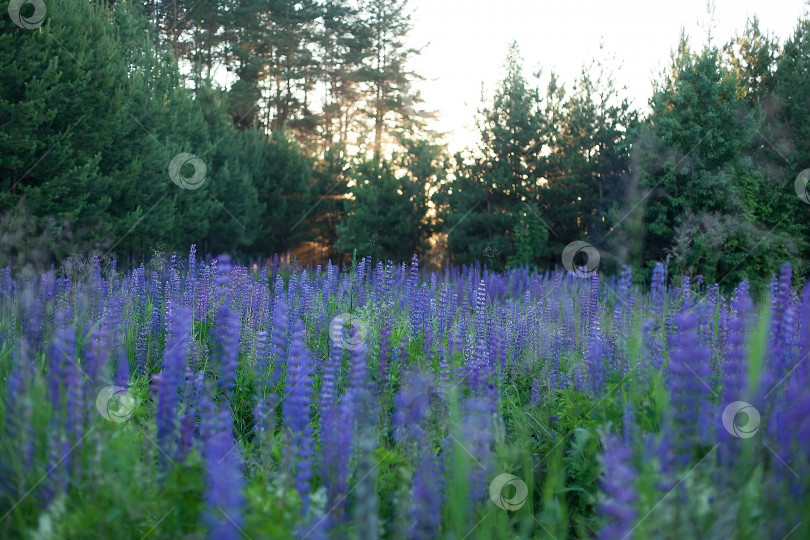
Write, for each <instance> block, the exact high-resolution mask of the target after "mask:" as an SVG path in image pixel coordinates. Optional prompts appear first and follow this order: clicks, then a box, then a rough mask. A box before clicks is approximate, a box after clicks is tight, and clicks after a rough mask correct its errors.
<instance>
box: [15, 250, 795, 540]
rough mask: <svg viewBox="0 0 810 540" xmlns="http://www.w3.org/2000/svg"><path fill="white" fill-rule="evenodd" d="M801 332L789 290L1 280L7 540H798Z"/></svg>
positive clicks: (565, 282)
mask: <svg viewBox="0 0 810 540" xmlns="http://www.w3.org/2000/svg"><path fill="white" fill-rule="evenodd" d="M568 266H570V265H568ZM808 320H810V288H802V287H800V286H799V285H798V284H797V283H794V281H793V277H792V271H791V267H790V266H789V265H785V266H783V267H782V269H781V272H780V274H779V275H775V276H774V277H773V278H772V280H771V282H770V284H769V285H768V286H767V287H765V288H764V290H762V291H753V290H751V288H750V287H749V284H748V283H747V282H745V281H743V282H742V283H739V284H738V285H736V286H733V287H731V286H728V284H712V283H704V282H703V281H702V279H701V278H700V277H699V276H698V277H697V278H693V279H690V278H688V277H684V278H681V277H679V276H667V275H665V273H664V268H663V266H661V265H659V266H657V267H656V268H655V270H654V272H653V274H652V279H651V282H650V283H638V282H635V281H634V280H633V277H632V275H631V272H630V270H629V269H628V268H625V269H624V271H623V272H622V273H621V274H620V275H619V276H617V277H603V276H602V275H600V273H599V272H598V269H589V268H586V267H582V266H574V267H571V268H570V269H569V270H561V271H546V272H544V273H541V272H538V271H536V270H535V269H532V268H529V267H523V268H514V269H511V270H508V271H506V272H504V273H496V272H492V271H489V270H488V269H487V268H486V266H483V265H481V264H476V265H473V266H464V267H461V268H458V267H450V268H447V269H445V270H442V271H430V270H429V269H427V268H425V267H424V266H423V265H420V261H419V260H418V259H417V258H416V257H415V256H414V258H413V259H412V260H411V261H409V262H405V263H394V262H391V261H373V260H371V259H370V258H361V259H359V260H358V259H357V258H355V259H353V260H352V263H351V265H346V266H345V267H343V268H339V267H338V266H335V265H332V264H327V265H326V266H325V267H322V266H310V267H306V268H303V267H301V265H300V264H296V263H295V261H293V262H289V261H286V260H282V261H279V258H278V257H274V258H273V259H272V260H267V261H259V262H255V263H254V262H251V263H250V264H246V265H243V264H240V262H239V261H238V260H236V259H233V260H232V259H231V258H230V257H228V256H225V255H222V256H219V257H216V258H212V257H206V258H199V257H197V255H196V253H195V248H194V247H192V249H191V252H190V253H189V255H188V258H185V257H180V256H177V255H176V254H172V255H168V256H163V257H156V258H153V259H152V260H150V261H148V263H147V264H146V265H143V264H142V265H140V266H139V267H138V266H134V267H133V268H132V269H131V270H127V271H126V272H122V271H120V270H119V269H118V268H117V265H116V264H115V262H111V263H105V264H102V263H101V262H100V261H99V259H98V258H95V259H92V260H90V261H74V260H72V259H67V260H66V261H65V262H64V263H63V264H62V265H61V266H60V267H59V268H58V269H54V270H52V271H50V272H48V273H45V274H43V275H42V276H41V278H40V279H39V280H36V281H24V280H22V279H19V278H18V277H17V276H16V275H15V273H14V272H13V271H12V270H11V269H6V270H5V271H3V272H2V274H0V332H1V334H0V344H1V345H0V397H2V399H0V432H2V438H1V439H0V537H2V538H42V539H45V538H48V539H50V538H65V539H80V538H112V539H124V538H167V539H168V538H173V539H174V538H189V539H192V538H210V539H217V540H219V539H222V540H228V539H238V538H248V539H257V540H258V539H287V538H289V539H311V540H316V539H323V538H338V539H341V538H360V539H374V538H404V539H432V538H448V539H456V540H462V539H465V538H469V539H474V538H481V539H489V538H493V539H513V538H526V539H529V538H537V539H540V538H560V539H561V538H604V539H629V538H704V539H707V538H724V539H725V538H743V539H748V538H776V539H781V538H788V537H790V538H808V537H810V520H808V519H807V515H810V514H808V511H810V498H808V482H807V477H808V476H807V475H808V466H810V460H809V459H808V458H809V456H808V450H807V448H808V447H807V443H808V441H809V440H810V392H808V390H807V388H808V383H809V382H810V362H805V360H806V359H807V357H808V356H810V332H808V328H807V326H806V323H805V322H804V321H808Z"/></svg>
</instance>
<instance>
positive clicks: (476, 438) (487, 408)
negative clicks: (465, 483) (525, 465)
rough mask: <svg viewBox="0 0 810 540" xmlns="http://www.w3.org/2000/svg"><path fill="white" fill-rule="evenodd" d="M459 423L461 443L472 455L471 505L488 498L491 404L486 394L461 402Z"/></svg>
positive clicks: (491, 431)
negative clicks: (460, 420) (461, 416)
mask: <svg viewBox="0 0 810 540" xmlns="http://www.w3.org/2000/svg"><path fill="white" fill-rule="evenodd" d="M462 410H463V419H462V423H461V426H460V432H461V433H460V435H461V444H462V445H463V447H464V449H465V451H466V452H467V453H469V454H470V456H471V457H472V458H473V462H472V463H471V472H470V474H471V478H470V488H471V494H470V499H471V502H472V503H473V504H474V505H477V504H480V503H482V502H483V501H484V500H485V499H486V498H487V493H488V491H487V485H486V479H487V478H488V477H489V475H490V472H491V469H492V444H493V442H494V436H493V435H494V434H493V425H492V424H493V422H492V415H493V404H492V403H491V401H490V400H489V399H487V398H486V397H475V398H468V399H467V400H466V401H465V402H464V404H463V406H462Z"/></svg>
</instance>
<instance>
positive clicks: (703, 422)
mask: <svg viewBox="0 0 810 540" xmlns="http://www.w3.org/2000/svg"><path fill="white" fill-rule="evenodd" d="M675 323H676V324H677V326H678V332H677V334H675V336H673V338H672V349H671V351H670V355H669V366H668V368H669V373H670V375H669V379H668V381H667V386H668V387H669V390H670V400H671V409H670V412H671V414H672V420H673V422H674V426H675V428H676V430H677V431H676V433H677V445H676V451H677V454H678V457H679V458H680V460H681V463H682V464H683V463H686V462H688V461H689V459H690V457H691V451H692V448H693V445H694V444H695V443H697V442H707V441H708V440H709V438H710V429H711V427H712V423H711V422H712V419H713V418H714V416H713V414H712V412H713V407H712V405H711V403H710V400H709V398H710V396H711V394H712V390H711V388H709V387H708V386H707V385H708V384H709V383H710V382H711V366H710V364H709V361H710V359H711V350H710V349H708V347H706V346H705V345H704V344H702V343H700V340H699V336H698V329H697V323H698V315H697V314H696V313H695V312H694V311H691V310H690V311H684V312H681V313H679V314H678V315H677V316H676V317H675Z"/></svg>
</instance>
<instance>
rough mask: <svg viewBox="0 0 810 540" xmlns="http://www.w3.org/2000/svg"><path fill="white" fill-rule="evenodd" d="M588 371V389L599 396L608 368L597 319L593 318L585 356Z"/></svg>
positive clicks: (603, 386)
mask: <svg viewBox="0 0 810 540" xmlns="http://www.w3.org/2000/svg"><path fill="white" fill-rule="evenodd" d="M585 365H586V368H587V373H588V390H589V393H590V394H591V395H592V396H601V395H602V394H603V393H604V391H605V384H606V383H607V376H608V369H607V358H606V356H605V346H604V343H603V342H602V335H601V331H600V328H599V320H598V319H594V321H593V322H592V326H591V333H590V336H589V338H588V350H587V354H586V356H585Z"/></svg>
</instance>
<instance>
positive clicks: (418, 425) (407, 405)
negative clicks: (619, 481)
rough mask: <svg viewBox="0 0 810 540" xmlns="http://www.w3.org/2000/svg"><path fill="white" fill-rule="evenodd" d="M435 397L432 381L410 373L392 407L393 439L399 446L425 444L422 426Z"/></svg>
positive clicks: (426, 376) (426, 377)
mask: <svg viewBox="0 0 810 540" xmlns="http://www.w3.org/2000/svg"><path fill="white" fill-rule="evenodd" d="M434 395H435V389H434V387H433V379H432V378H431V377H430V376H428V375H426V374H420V373H411V374H409V375H408V376H407V377H406V380H405V382H404V384H403V385H402V386H401V387H400V389H399V391H398V392H397V396H396V402H395V407H394V438H395V439H396V440H397V442H399V443H400V444H403V443H406V442H412V443H416V444H418V445H419V446H422V444H423V443H424V442H425V440H424V437H425V432H424V428H423V426H422V424H423V423H424V422H425V420H426V419H427V417H428V415H429V414H430V405H431V398H432V397H433V396H434Z"/></svg>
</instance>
